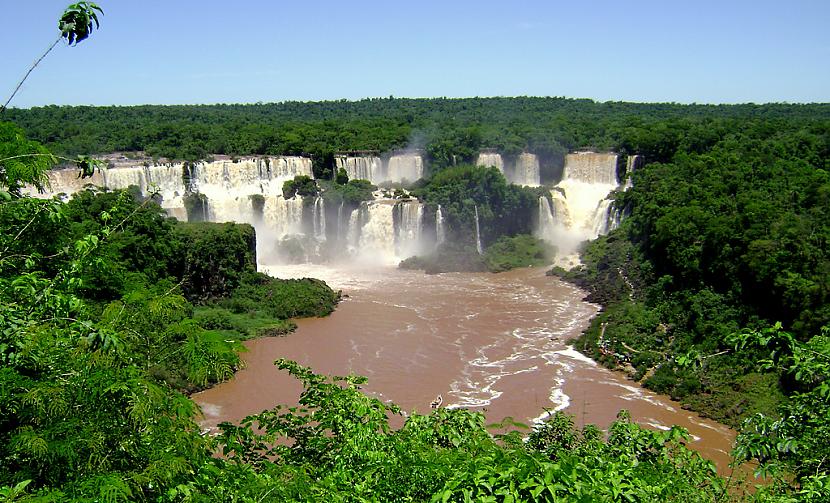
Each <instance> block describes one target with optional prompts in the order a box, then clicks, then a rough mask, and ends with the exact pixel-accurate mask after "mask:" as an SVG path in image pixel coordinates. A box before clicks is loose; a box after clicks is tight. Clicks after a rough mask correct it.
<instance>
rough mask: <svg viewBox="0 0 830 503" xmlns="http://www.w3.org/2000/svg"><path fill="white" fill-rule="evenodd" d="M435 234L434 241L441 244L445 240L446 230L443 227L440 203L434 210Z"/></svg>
mask: <svg viewBox="0 0 830 503" xmlns="http://www.w3.org/2000/svg"><path fill="white" fill-rule="evenodd" d="M435 236H436V243H437V244H439V245H440V244H441V243H443V242H444V241H446V240H447V231H446V229H445V228H444V213H443V212H442V211H441V205H440V204H439V205H438V209H437V210H435Z"/></svg>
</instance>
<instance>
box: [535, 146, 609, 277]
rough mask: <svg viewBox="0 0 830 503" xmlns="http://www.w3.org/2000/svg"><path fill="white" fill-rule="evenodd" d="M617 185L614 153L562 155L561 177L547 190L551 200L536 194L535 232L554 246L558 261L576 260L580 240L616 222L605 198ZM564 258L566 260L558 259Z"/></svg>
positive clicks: (570, 262)
mask: <svg viewBox="0 0 830 503" xmlns="http://www.w3.org/2000/svg"><path fill="white" fill-rule="evenodd" d="M617 187H618V182H617V155H616V154H602V153H594V152H581V153H576V154H568V155H567V156H565V168H564V170H563V177H562V181H561V182H559V184H557V185H556V187H554V188H553V189H552V190H551V192H550V195H551V200H550V201H548V198H546V197H541V198H539V219H538V226H537V229H536V232H535V234H536V235H537V236H538V237H540V238H541V239H544V240H546V241H548V242H550V243H551V244H553V245H554V246H556V247H557V250H558V254H557V255H558V261H559V262H558V263H560V265H564V264H566V263H567V264H568V265H575V264H576V263H578V259H576V258H575V257H576V252H577V249H578V247H579V244H580V243H581V242H582V241H585V240H588V239H595V238H596V237H597V236H599V235H602V234H605V233H607V232H608V231H609V230H611V229H613V228H614V227H615V226H616V225H618V222H616V223H615V220H614V218H615V217H614V216H613V214H612V212H611V208H612V202H611V200H610V199H608V195H609V193H610V192H612V191H613V190H615V189H617ZM551 202H552V203H553V204H552V205H551ZM565 260H567V261H569V262H562V261H565Z"/></svg>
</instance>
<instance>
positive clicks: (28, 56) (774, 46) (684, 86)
mask: <svg viewBox="0 0 830 503" xmlns="http://www.w3.org/2000/svg"><path fill="white" fill-rule="evenodd" d="M72 1H73V0H38V1H37V2H14V3H12V4H11V5H8V6H6V9H5V10H4V14H5V15H6V16H8V19H12V20H13V21H14V22H11V23H5V26H4V29H3V30H2V32H0V44H2V46H3V47H5V48H6V50H5V51H4V52H5V54H4V59H5V61H4V65H2V68H1V69H0V95H2V96H3V98H5V97H7V96H8V95H9V94H10V93H11V91H12V90H13V88H14V86H15V85H16V84H17V82H18V81H19V80H20V78H21V77H22V76H23V74H24V73H25V72H26V70H27V69H28V68H29V66H30V65H31V64H32V62H34V61H35V60H36V59H37V57H38V56H40V55H41V54H42V53H43V51H44V50H45V49H46V48H47V47H48V46H49V44H50V43H51V42H52V41H53V40H54V39H55V38H56V37H57V35H58V32H57V27H56V26H57V20H58V18H59V17H60V14H61V12H62V11H63V9H64V8H65V7H66V6H67V5H68V4H69V3H71V2H72ZM97 3H98V4H99V5H100V6H101V7H102V8H103V9H104V12H105V15H104V16H103V18H102V19H101V24H102V26H101V29H100V31H96V32H95V33H93V35H92V36H91V37H90V39H89V40H87V41H84V42H82V43H81V44H80V45H78V46H77V47H72V48H67V47H66V46H65V44H64V43H63V42H61V44H59V46H58V47H56V48H55V50H54V51H52V53H51V54H50V55H49V56H48V57H47V58H46V59H45V60H44V61H43V62H42V63H41V65H40V66H39V67H38V68H37V69H36V70H35V71H34V72H33V73H32V76H31V77H30V78H29V80H28V81H27V82H26V84H25V85H24V87H23V88H22V89H21V91H20V92H19V93H18V95H17V96H16V97H15V99H14V101H13V102H12V103H11V105H12V106H14V107H19V108H25V107H32V106H42V105H49V104H59V105H84V104H92V105H133V104H144V103H152V104H196V103H254V102H278V101H288V100H299V101H317V100H336V99H361V98H365V97H379V96H390V95H393V96H396V97H438V96H446V97H471V96H520V95H526V96H567V97H586V98H593V99H596V100H600V101H606V100H614V101H616V100H620V101H640V102H667V101H671V102H680V103H692V102H697V103H745V102H756V103H764V102H830V65H827V64H826V62H827V61H828V60H830V30H827V29H826V24H827V22H828V21H830V2H826V1H823V0H794V1H791V2H786V3H784V2H776V1H770V0H761V1H744V0H738V1H732V2H717V1H711V0H704V1H698V2H689V3H684V4H683V5H679V4H675V3H668V2H658V1H632V2H614V1H610V0H608V1H593V2H579V3H578V2H563V1H549V2H546V1H541V0H536V1H516V2H512V3H510V4H508V3H507V2H497V1H469V0H459V1H455V2H451V3H450V2H446V3H442V2H437V1H433V0H427V1H423V2H407V3H405V4H391V3H389V2H380V1H377V0H371V1H368V0H367V1H355V2H348V3H346V2H335V1H315V2H306V3H303V4H302V5H300V4H298V3H294V2H269V1H266V0H242V1H239V2H236V3H234V4H231V5H230V6H228V4H227V3H226V2H219V1H214V0H204V1H196V0H181V1H178V2H165V1H161V0H147V1H142V2H124V1H121V2H118V1H113V0H98V2H97ZM586 4H589V5H586ZM4 101H5V99H4Z"/></svg>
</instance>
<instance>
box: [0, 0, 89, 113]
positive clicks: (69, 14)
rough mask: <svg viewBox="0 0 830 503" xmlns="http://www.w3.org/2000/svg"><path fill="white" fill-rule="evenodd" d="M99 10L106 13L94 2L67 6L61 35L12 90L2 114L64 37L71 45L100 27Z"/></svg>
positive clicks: (0, 109) (1, 110) (62, 21)
mask: <svg viewBox="0 0 830 503" xmlns="http://www.w3.org/2000/svg"><path fill="white" fill-rule="evenodd" d="M96 11H97V12H96ZM98 12H100V13H101V14H103V13H104V11H103V10H101V8H100V7H98V5H97V4H95V3H93V2H78V3H74V4H71V5H70V6H69V7H67V8H66V10H65V11H64V12H63V15H62V16H61V18H60V21H58V29H59V30H60V31H61V33H60V35H59V36H58V38H57V39H55V41H54V42H52V45H50V46H49V48H48V49H46V52H44V53H43V54H42V55H41V56H40V57H39V58H38V59H37V60H36V61H35V62H34V63H33V64H32V66H31V67H29V70H28V71H27V72H26V74H25V75H24V76H23V78H22V79H21V80H20V82H18V84H17V87H15V88H14V91H12V94H11V96H9V98H8V99H7V100H6V102H5V103H4V104H3V106H2V107H0V114H2V113H3V112H4V111H5V110H6V108H7V107H8V106H9V103H10V102H11V101H12V99H13V98H14V96H15V95H16V94H17V92H18V91H19V90H20V88H21V87H23V83H24V82H26V79H28V78H29V75H31V73H32V72H33V71H34V69H35V68H37V66H38V65H39V64H40V62H41V61H43V59H44V58H46V56H47V55H48V54H49V53H50V52H52V49H54V48H55V46H56V45H58V42H60V41H61V39H62V38H65V39H66V41H67V43H68V44H69V45H70V46H73V45H77V44H78V43H79V42H81V41H82V40H85V39H87V38H88V37H89V35H90V34H91V33H92V31H93V24H94V25H95V26H94V28H99V27H100V24H99V23H98Z"/></svg>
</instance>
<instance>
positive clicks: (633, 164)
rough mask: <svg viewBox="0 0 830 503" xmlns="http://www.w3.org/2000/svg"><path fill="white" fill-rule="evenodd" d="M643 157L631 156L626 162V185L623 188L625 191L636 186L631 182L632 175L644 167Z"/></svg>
mask: <svg viewBox="0 0 830 503" xmlns="http://www.w3.org/2000/svg"><path fill="white" fill-rule="evenodd" d="M642 161H643V156H641V155H630V156H628V159H626V161H625V185H624V186H623V189H624V190H628V189H630V188H631V187H633V186H634V182H633V181H632V180H631V175H632V174H633V173H634V171H636V170H638V169H639V168H640V167H641V166H642Z"/></svg>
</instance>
